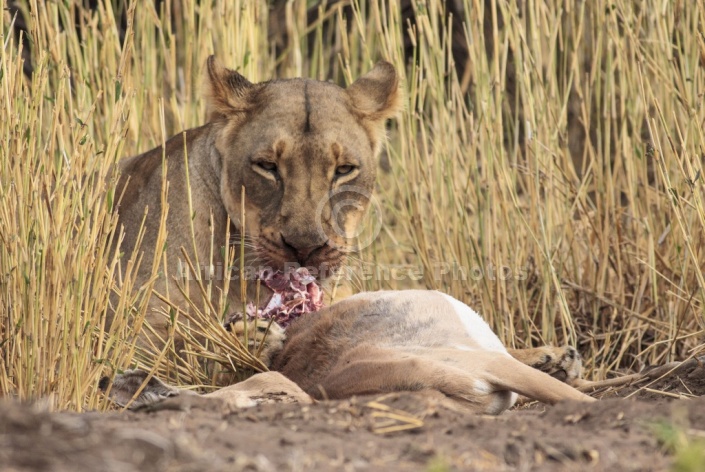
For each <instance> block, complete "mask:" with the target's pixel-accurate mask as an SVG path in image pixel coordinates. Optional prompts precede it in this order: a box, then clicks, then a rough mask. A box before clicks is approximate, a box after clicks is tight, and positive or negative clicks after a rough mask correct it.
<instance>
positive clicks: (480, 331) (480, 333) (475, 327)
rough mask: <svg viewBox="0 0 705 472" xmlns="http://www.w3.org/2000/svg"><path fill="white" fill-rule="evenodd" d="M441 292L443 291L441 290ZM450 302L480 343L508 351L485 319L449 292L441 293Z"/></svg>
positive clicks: (470, 335) (491, 348)
mask: <svg viewBox="0 0 705 472" xmlns="http://www.w3.org/2000/svg"><path fill="white" fill-rule="evenodd" d="M439 293H441V292H439ZM441 294H442V295H443V296H444V297H446V299H447V300H448V301H449V302H450V304H451V306H452V307H453V309H454V310H455V313H456V314H457V315H458V318H460V321H461V322H462V323H463V326H465V331H466V332H467V334H468V336H469V337H470V338H472V340H473V341H475V342H476V343H477V344H478V345H480V346H481V347H482V348H483V349H486V350H488V351H499V352H504V353H506V352H507V348H505V347H504V344H502V341H500V340H499V338H498V337H497V335H496V334H494V332H493V331H492V329H491V328H490V326H489V325H488V324H487V322H486V321H485V320H483V319H482V317H481V316H480V315H478V314H477V313H476V312H475V311H474V310H473V309H472V308H470V307H469V306H467V305H466V304H465V303H463V302H461V301H459V300H456V299H455V298H453V297H451V296H450V295H448V294H445V293H441Z"/></svg>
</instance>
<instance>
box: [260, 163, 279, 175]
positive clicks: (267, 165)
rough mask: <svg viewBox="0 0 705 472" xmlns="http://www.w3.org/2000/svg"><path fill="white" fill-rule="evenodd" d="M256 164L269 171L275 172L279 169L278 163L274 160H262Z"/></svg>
mask: <svg viewBox="0 0 705 472" xmlns="http://www.w3.org/2000/svg"><path fill="white" fill-rule="evenodd" d="M255 165H256V166H257V167H259V168H260V169H262V170H264V171H267V172H272V173H275V172H276V171H277V165H276V164H275V163H274V162H268V161H261V162H257V163H256V164H255Z"/></svg>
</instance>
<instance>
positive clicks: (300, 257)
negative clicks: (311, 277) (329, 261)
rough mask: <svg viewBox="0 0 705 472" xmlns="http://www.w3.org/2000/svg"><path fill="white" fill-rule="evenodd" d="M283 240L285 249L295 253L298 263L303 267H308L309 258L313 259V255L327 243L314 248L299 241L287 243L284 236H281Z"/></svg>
mask: <svg viewBox="0 0 705 472" xmlns="http://www.w3.org/2000/svg"><path fill="white" fill-rule="evenodd" d="M281 238H282V243H284V247H285V248H287V249H288V250H289V251H291V252H292V253H294V255H295V256H296V261H297V262H298V263H299V264H301V265H302V266H303V265H306V264H305V263H306V261H307V260H308V258H309V257H311V254H313V253H314V252H316V251H317V250H318V249H320V248H322V247H323V246H324V245H325V243H323V244H318V245H313V246H307V245H306V244H305V243H298V241H291V242H290V241H287V240H286V238H284V235H283V234H282V235H281Z"/></svg>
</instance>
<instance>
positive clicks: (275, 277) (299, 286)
mask: <svg viewBox="0 0 705 472" xmlns="http://www.w3.org/2000/svg"><path fill="white" fill-rule="evenodd" d="M259 279H260V280H261V281H262V283H264V284H265V285H266V286H267V287H268V288H269V289H270V290H271V291H272V292H273V293H272V296H271V298H270V299H269V301H268V302H267V304H266V305H265V306H264V308H257V307H256V306H255V305H254V303H252V302H250V303H248V304H247V317H248V318H249V319H253V318H258V319H263V320H267V321H269V320H273V321H274V322H276V323H277V324H278V325H279V326H281V327H282V328H286V327H287V326H288V325H289V324H290V323H291V322H292V321H294V320H295V319H297V318H299V317H300V316H302V315H304V314H306V313H311V312H314V311H318V310H320V309H321V308H322V307H323V291H322V290H321V287H320V285H319V284H318V281H317V280H316V278H315V277H314V276H312V275H311V274H310V273H309V271H308V269H306V268H305V267H298V268H289V269H288V270H287V271H285V272H282V271H276V272H275V271H271V270H269V271H263V272H261V273H260V274H259ZM234 316H237V315H234ZM240 316H241V315H240ZM226 324H227V323H226Z"/></svg>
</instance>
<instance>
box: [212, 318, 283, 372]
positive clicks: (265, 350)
mask: <svg viewBox="0 0 705 472" xmlns="http://www.w3.org/2000/svg"><path fill="white" fill-rule="evenodd" d="M225 329H227V330H228V331H230V332H231V333H232V334H233V336H235V337H237V338H238V339H239V340H240V342H241V343H242V344H243V345H244V344H245V331H247V348H248V350H249V351H250V352H255V353H256V352H259V359H260V360H261V361H262V363H263V364H264V365H266V366H268V367H269V365H270V363H271V361H272V358H273V357H274V355H275V354H276V353H277V352H279V351H281V350H282V348H283V347H284V340H285V339H286V334H285V333H284V328H282V327H281V326H279V325H278V324H277V323H274V322H273V323H271V324H270V323H269V321H267V320H261V319H258V320H257V323H255V319H254V318H252V317H250V316H248V319H247V329H246V328H245V320H244V317H243V316H242V313H234V314H232V315H230V317H229V318H228V319H227V320H226V322H225ZM262 343H264V346H262Z"/></svg>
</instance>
